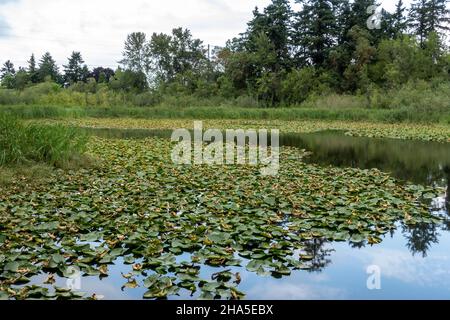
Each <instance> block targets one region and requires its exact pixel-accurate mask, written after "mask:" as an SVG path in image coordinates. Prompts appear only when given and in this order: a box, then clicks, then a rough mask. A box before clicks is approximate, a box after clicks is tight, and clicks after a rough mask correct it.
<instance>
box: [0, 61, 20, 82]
mask: <svg viewBox="0 0 450 320" xmlns="http://www.w3.org/2000/svg"><path fill="white" fill-rule="evenodd" d="M15 74H16V70H15V69H14V64H13V63H12V62H11V60H8V61H6V62H5V63H4V64H3V67H2V68H1V69H0V78H1V79H3V78H4V77H6V76H14V75H15Z"/></svg>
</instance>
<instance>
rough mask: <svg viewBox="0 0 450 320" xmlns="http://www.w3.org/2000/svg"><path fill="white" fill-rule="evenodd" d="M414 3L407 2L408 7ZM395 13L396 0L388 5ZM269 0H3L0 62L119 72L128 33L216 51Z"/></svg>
mask: <svg viewBox="0 0 450 320" xmlns="http://www.w3.org/2000/svg"><path fill="white" fill-rule="evenodd" d="M410 1H411V0H406V3H409V2H410ZM382 2H383V7H384V8H385V9H387V10H392V8H393V7H394V5H395V3H396V0H385V1H382ZM269 3H270V0H164V1H161V0H151V1H150V0H127V1H123V0H0V63H3V62H4V61H6V60H8V59H10V60H11V61H12V62H13V63H14V64H15V65H16V66H26V65H27V62H26V61H27V60H28V59H29V57H30V55H31V53H34V54H35V55H36V57H37V58H38V59H39V58H40V56H42V54H44V53H45V52H46V51H49V52H50V53H51V54H52V55H53V57H54V58H55V60H56V62H57V63H58V64H59V65H63V64H65V63H66V61H67V57H68V56H69V55H70V53H71V52H72V51H74V50H75V51H81V53H82V55H83V57H84V60H85V61H86V63H87V64H88V66H89V67H90V68H94V67H97V66H104V67H110V68H113V69H115V68H116V67H117V66H118V63H117V61H119V60H120V59H121V53H122V48H123V43H124V41H125V39H126V36H127V34H129V33H131V32H135V31H143V32H145V33H147V34H148V35H149V36H150V35H151V34H152V33H153V32H164V33H170V31H171V30H172V29H173V28H175V27H184V28H188V29H190V30H191V31H192V34H193V35H194V37H196V38H200V39H202V40H203V41H204V43H205V44H206V45H207V44H210V45H211V46H223V45H224V44H225V42H226V40H228V39H230V38H232V37H234V36H236V35H238V34H239V33H241V32H243V31H245V28H246V24H247V22H248V21H249V20H250V19H251V17H252V10H253V9H254V8H255V6H258V7H260V8H263V7H265V6H266V5H267V4H269Z"/></svg>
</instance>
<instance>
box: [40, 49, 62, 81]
mask: <svg viewBox="0 0 450 320" xmlns="http://www.w3.org/2000/svg"><path fill="white" fill-rule="evenodd" d="M38 74H39V81H41V82H43V81H46V80H47V79H51V80H53V81H55V82H57V83H61V76H60V74H59V70H58V66H57V65H56V62H55V60H53V57H52V55H51V54H50V52H46V53H45V54H44V55H43V56H42V58H41V60H40V61H39V67H38Z"/></svg>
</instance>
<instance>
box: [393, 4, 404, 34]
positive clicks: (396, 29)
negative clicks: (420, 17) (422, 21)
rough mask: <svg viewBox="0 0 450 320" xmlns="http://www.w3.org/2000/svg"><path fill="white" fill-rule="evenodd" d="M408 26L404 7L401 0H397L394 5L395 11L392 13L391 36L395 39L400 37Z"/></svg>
mask: <svg viewBox="0 0 450 320" xmlns="http://www.w3.org/2000/svg"><path fill="white" fill-rule="evenodd" d="M407 28H408V20H407V18H406V7H405V6H404V3H403V0H398V2H397V4H396V5H395V12H394V14H393V15H392V29H393V34H392V37H393V38H394V39H397V38H399V37H401V36H402V35H403V34H404V33H405V32H406V30H407Z"/></svg>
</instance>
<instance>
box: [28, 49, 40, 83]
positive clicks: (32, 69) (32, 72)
mask: <svg viewBox="0 0 450 320" xmlns="http://www.w3.org/2000/svg"><path fill="white" fill-rule="evenodd" d="M28 75H29V79H30V81H31V82H32V83H38V82H39V74H38V70H37V67H36V58H35V57H34V54H32V55H31V57H30V60H28Z"/></svg>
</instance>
